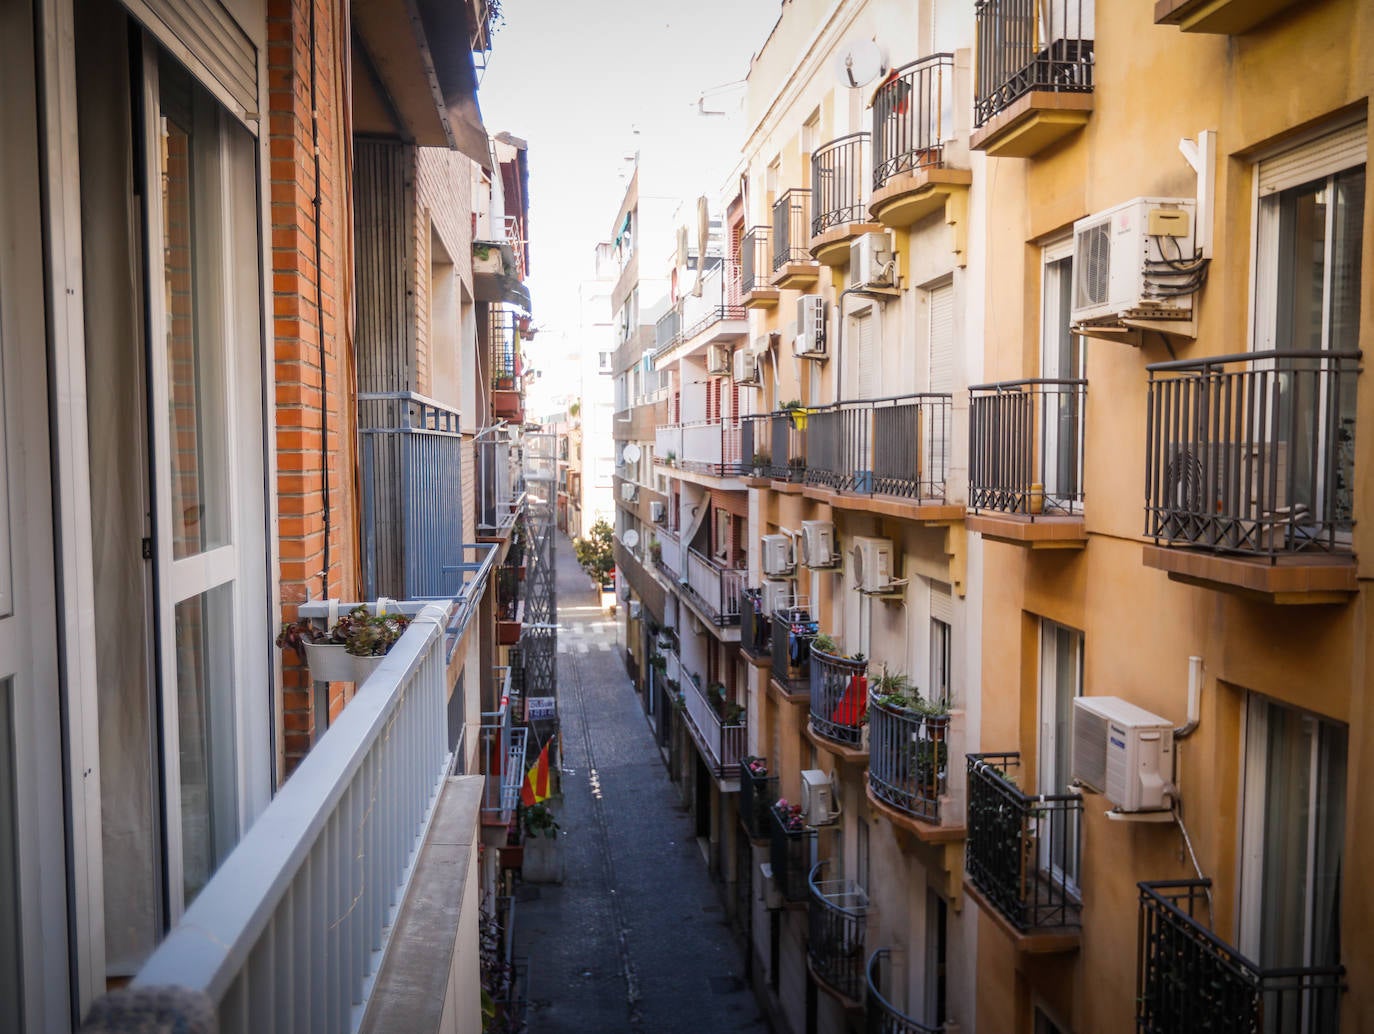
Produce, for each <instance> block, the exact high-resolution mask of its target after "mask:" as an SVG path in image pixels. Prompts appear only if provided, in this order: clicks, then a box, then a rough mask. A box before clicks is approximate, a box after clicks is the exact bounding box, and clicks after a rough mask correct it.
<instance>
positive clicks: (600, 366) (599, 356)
mask: <svg viewBox="0 0 1374 1034" xmlns="http://www.w3.org/2000/svg"><path fill="white" fill-rule="evenodd" d="M596 369H597V372H598V373H610V372H611V353H610V352H597V353H596Z"/></svg>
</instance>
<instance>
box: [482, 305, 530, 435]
mask: <svg viewBox="0 0 1374 1034" xmlns="http://www.w3.org/2000/svg"><path fill="white" fill-rule="evenodd" d="M487 356H488V366H489V369H490V372H491V412H492V416H493V417H495V418H496V419H498V420H507V421H509V422H510V423H513V424H521V423H524V421H525V392H524V386H523V384H522V378H523V376H524V368H523V364H522V360H521V355H520V331H519V329H518V327H517V317H516V315H515V313H514V312H512V311H511V310H509V309H494V310H492V312H491V315H490V316H489V317H488V321H487Z"/></svg>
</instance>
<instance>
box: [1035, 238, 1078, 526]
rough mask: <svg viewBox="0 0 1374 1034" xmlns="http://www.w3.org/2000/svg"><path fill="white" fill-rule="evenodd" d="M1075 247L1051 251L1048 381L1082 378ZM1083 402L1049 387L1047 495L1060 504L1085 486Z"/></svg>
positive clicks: (1045, 345)
mask: <svg viewBox="0 0 1374 1034" xmlns="http://www.w3.org/2000/svg"><path fill="white" fill-rule="evenodd" d="M1072 247H1073V246H1072V243H1071V242H1070V241H1064V242H1062V243H1059V244H1056V245H1054V246H1052V247H1047V248H1046V249H1045V254H1044V260H1043V261H1044V283H1043V285H1042V291H1043V294H1042V298H1041V320H1042V327H1041V360H1040V367H1041V368H1040V374H1041V376H1042V377H1044V378H1046V379H1047V380H1060V381H1063V380H1074V379H1077V378H1080V377H1082V376H1083V345H1082V339H1081V338H1080V337H1079V336H1078V335H1076V334H1074V333H1073V332H1072V330H1071V325H1072V321H1071V319H1070V315H1071V311H1072V304H1073V301H1072V290H1073V251H1072ZM1081 420H1082V414H1081V413H1080V412H1079V399H1078V395H1077V393H1076V392H1074V391H1073V390H1071V389H1070V388H1069V387H1068V386H1059V387H1055V386H1050V385H1047V386H1046V388H1045V414H1044V421H1045V426H1044V429H1043V434H1044V449H1045V457H1044V459H1045V493H1046V494H1047V495H1049V496H1050V497H1052V498H1055V499H1063V500H1071V499H1074V498H1075V497H1077V495H1078V493H1079V491H1080V486H1079V477H1080V464H1079V448H1078V442H1079V438H1080V432H1079V423H1080V421H1081Z"/></svg>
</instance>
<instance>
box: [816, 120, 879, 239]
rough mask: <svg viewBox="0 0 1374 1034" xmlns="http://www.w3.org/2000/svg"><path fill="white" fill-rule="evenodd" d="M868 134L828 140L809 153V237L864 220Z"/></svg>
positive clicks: (856, 134) (865, 218)
mask: <svg viewBox="0 0 1374 1034" xmlns="http://www.w3.org/2000/svg"><path fill="white" fill-rule="evenodd" d="M869 158H870V156H869V148H868V133H867V132H862V133H850V134H849V135H848V136H842V137H840V138H839V139H838V140H831V141H830V142H829V143H828V144H823V145H822V146H821V147H819V148H817V149H816V153H815V154H813V155H812V156H811V236H812V237H819V236H820V235H821V234H823V233H824V232H825V231H826V230H828V229H830V228H831V227H833V226H843V225H844V224H845V223H866V222H868V187H869V184H870V183H871V182H872V179H871V175H870V172H869V170H870V168H871V166H870V164H869Z"/></svg>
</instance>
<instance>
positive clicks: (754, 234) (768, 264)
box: [739, 226, 773, 295]
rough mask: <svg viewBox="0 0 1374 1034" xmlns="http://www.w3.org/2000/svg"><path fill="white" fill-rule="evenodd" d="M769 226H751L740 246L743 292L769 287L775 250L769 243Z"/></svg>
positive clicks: (740, 283)
mask: <svg viewBox="0 0 1374 1034" xmlns="http://www.w3.org/2000/svg"><path fill="white" fill-rule="evenodd" d="M768 231H769V228H768V227H767V226H751V227H749V229H748V230H747V231H745V234H744V240H743V241H742V242H741V246H740V256H739V259H740V263H739V264H740V276H739V287H740V293H741V294H745V295H747V294H749V292H751V291H754V290H757V289H758V288H762V287H768V286H769V284H768V277H769V274H770V273H771V272H772V271H773V251H772V248H771V247H770V246H769V243H768Z"/></svg>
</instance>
